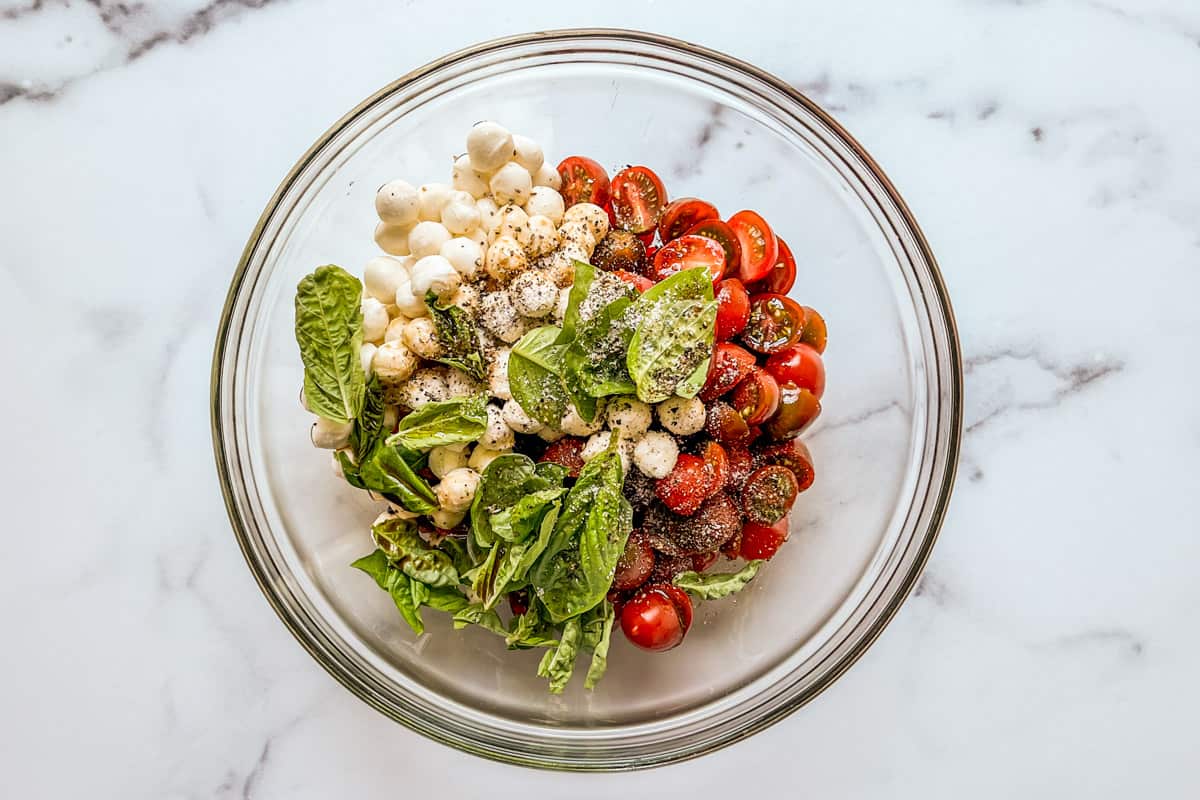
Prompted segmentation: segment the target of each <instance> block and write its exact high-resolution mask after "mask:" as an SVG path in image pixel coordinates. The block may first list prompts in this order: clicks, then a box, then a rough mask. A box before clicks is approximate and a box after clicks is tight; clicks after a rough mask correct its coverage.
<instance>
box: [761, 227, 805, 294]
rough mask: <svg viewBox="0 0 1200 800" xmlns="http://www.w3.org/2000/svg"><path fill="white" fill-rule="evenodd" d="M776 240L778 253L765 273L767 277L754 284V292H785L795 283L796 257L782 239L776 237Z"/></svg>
mask: <svg viewBox="0 0 1200 800" xmlns="http://www.w3.org/2000/svg"><path fill="white" fill-rule="evenodd" d="M778 241H779V255H778V256H777V257H776V259H775V266H774V267H772V268H771V271H770V272H768V273H767V277H765V278H763V279H762V280H761V281H759V282H758V283H757V284H756V285H755V286H754V291H755V294H757V293H759V292H773V293H774V294H787V293H788V292H790V291H791V290H792V286H793V285H794V284H795V283H796V259H795V257H794V256H792V249H791V248H790V247H788V246H787V242H785V241H784V240H783V239H778Z"/></svg>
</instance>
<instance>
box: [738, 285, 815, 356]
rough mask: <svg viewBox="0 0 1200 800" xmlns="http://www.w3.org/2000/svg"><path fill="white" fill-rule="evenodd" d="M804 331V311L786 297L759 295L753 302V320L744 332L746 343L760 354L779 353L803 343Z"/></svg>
mask: <svg viewBox="0 0 1200 800" xmlns="http://www.w3.org/2000/svg"><path fill="white" fill-rule="evenodd" d="M803 331H804V309H802V308H800V304H799V303H797V302H796V301H795V300H793V299H792V298H790V297H788V296H786V295H782V294H758V295H755V296H754V297H751V298H750V319H749V320H747V322H746V329H745V330H744V331H742V342H743V343H744V344H745V345H746V346H747V347H749V348H750V349H751V350H755V351H757V352H759V353H767V354H768V355H769V354H771V353H778V352H779V351H780V350H782V349H784V348H785V347H790V346H791V345H793V344H795V343H796V342H797V341H799V340H800V334H801V333H803Z"/></svg>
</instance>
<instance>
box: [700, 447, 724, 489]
mask: <svg viewBox="0 0 1200 800" xmlns="http://www.w3.org/2000/svg"><path fill="white" fill-rule="evenodd" d="M700 457H701V458H702V459H704V474H705V477H706V479H707V487H706V488H705V490H704V498H705V499H706V500H707V499H708V498H710V497H712V496H713V495H714V494H716V493H717V492H721V491H724V490H725V485H726V484H728V483H729V457H728V456H727V455H726V454H725V448H724V447H721V445H719V444H717V443H716V442H708V443H707V444H705V445H704V449H703V450H701V451H700Z"/></svg>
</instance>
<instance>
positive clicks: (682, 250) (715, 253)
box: [651, 236, 725, 283]
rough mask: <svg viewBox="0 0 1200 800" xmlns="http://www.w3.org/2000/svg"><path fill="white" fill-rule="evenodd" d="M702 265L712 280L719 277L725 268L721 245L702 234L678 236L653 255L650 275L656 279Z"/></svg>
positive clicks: (714, 280)
mask: <svg viewBox="0 0 1200 800" xmlns="http://www.w3.org/2000/svg"><path fill="white" fill-rule="evenodd" d="M695 267H704V268H705V269H706V270H708V274H709V275H710V276H712V279H713V282H714V283H715V282H716V281H719V280H720V279H721V273H722V272H723V271H724V269H725V251H724V250H722V249H721V245H720V244H718V243H717V242H715V241H714V240H712V239H708V238H706V237H704V236H680V237H679V238H678V239H675V240H674V241H672V242H667V243H666V244H664V245H663V246H662V247H661V248H659V250H658V252H657V253H656V254H655V256H654V266H653V267H652V268H651V276H652V277H653V278H654V279H655V280H658V281H661V280H662V279H664V278H667V277H670V276H671V275H674V274H675V273H676V272H683V271H684V270H688V269H693V268H695Z"/></svg>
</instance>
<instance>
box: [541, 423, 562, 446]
mask: <svg viewBox="0 0 1200 800" xmlns="http://www.w3.org/2000/svg"><path fill="white" fill-rule="evenodd" d="M537 435H538V438H539V439H541V440H542V441H543V442H557V441H558V440H559V439H561V438H563V437H564V436H566V434H565V433H563V432H562V431H560V430H559V429H558V428H551V427H549V426H548V425H543V426H542V429H541V430H540V431H538V432H537Z"/></svg>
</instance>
